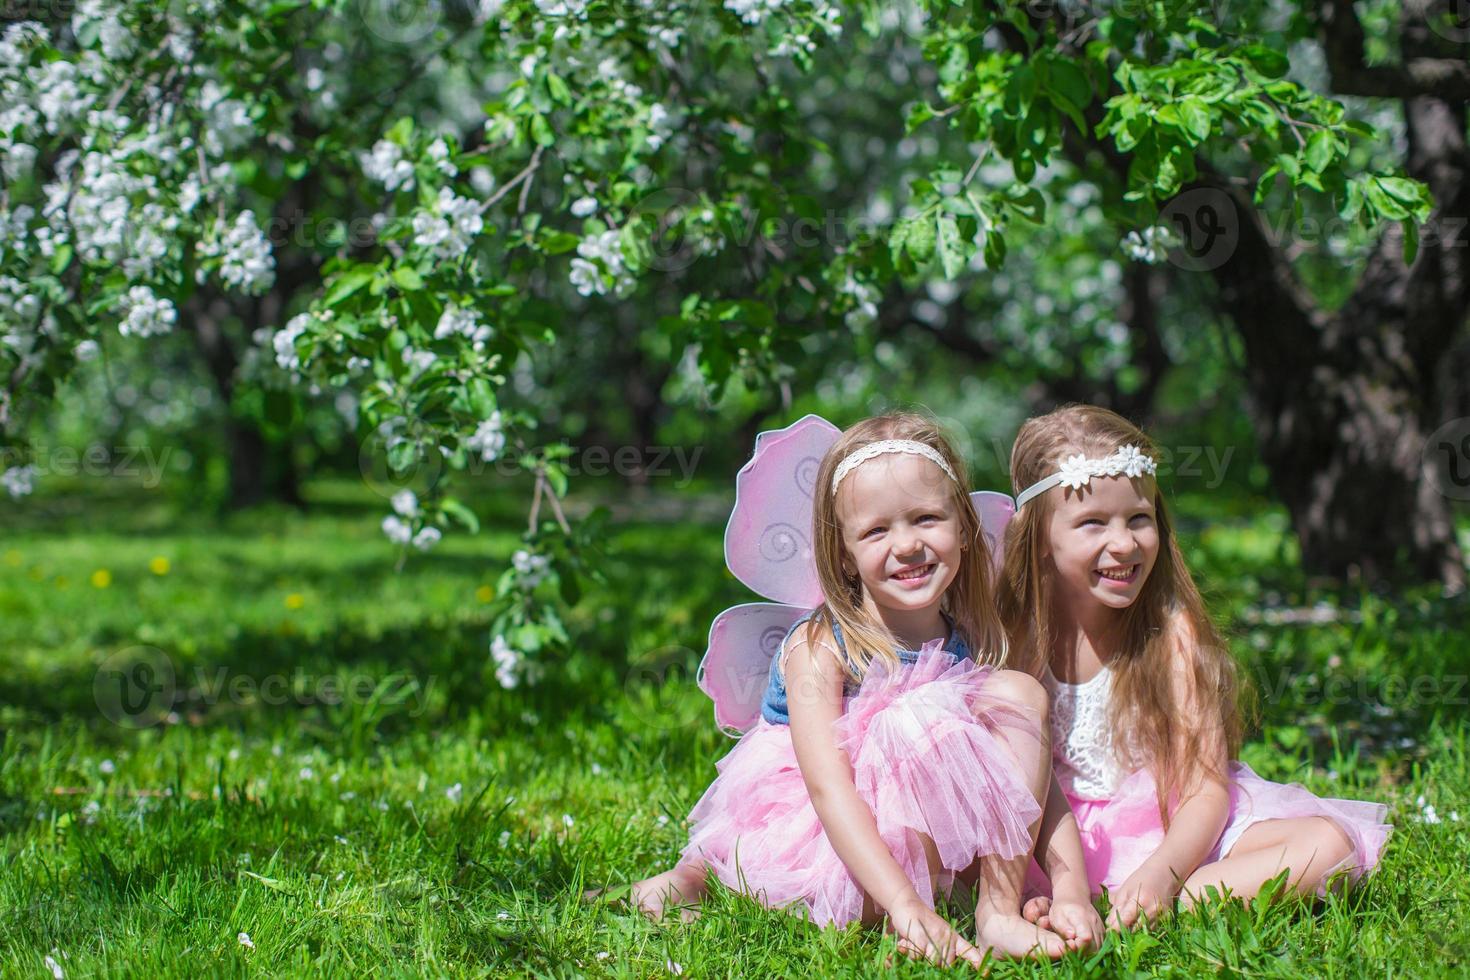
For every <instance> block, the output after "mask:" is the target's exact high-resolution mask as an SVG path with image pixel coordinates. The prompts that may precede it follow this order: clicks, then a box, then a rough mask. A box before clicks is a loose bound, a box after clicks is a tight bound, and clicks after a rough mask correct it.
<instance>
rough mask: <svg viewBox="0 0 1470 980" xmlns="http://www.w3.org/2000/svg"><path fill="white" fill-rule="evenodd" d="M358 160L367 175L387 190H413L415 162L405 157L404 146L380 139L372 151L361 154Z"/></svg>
mask: <svg viewBox="0 0 1470 980" xmlns="http://www.w3.org/2000/svg"><path fill="white" fill-rule="evenodd" d="M358 162H359V163H361V165H362V172H363V175H364V176H365V177H367V178H368V179H369V180H374V181H377V182H378V183H380V184H382V185H383V187H385V188H386V189H387V190H390V191H396V190H400V189H401V190H405V191H411V190H413V187H414V177H413V164H412V163H410V162H409V161H407V160H405V159H404V158H403V147H401V146H399V145H398V144H397V143H394V142H393V141H392V140H378V141H377V142H376V143H374V144H373V150H372V152H371V153H364V154H362V155H361V156H359V157H358Z"/></svg>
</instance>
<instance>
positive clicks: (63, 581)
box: [56, 575, 71, 589]
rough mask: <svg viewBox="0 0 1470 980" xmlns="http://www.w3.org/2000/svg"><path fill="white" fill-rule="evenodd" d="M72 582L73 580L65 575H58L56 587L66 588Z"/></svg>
mask: <svg viewBox="0 0 1470 980" xmlns="http://www.w3.org/2000/svg"><path fill="white" fill-rule="evenodd" d="M70 584H71V581H70V580H69V579H68V578H67V577H66V576H65V575H58V576H56V587H57V588H58V589H64V588H66V587H67V586H68V585H70Z"/></svg>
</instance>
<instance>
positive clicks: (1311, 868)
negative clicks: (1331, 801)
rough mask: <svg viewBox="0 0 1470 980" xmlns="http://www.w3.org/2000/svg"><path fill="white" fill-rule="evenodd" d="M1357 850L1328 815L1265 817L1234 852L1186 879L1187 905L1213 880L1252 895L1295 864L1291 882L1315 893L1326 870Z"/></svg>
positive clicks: (1243, 836) (1239, 895)
mask: <svg viewBox="0 0 1470 980" xmlns="http://www.w3.org/2000/svg"><path fill="white" fill-rule="evenodd" d="M1352 853H1353V845H1352V843H1351V842H1350V841H1349V840H1348V839H1347V837H1346V836H1345V835H1344V834H1343V832H1342V830H1341V829H1340V828H1339V827H1338V825H1337V824H1336V823H1334V822H1333V821H1331V820H1328V819H1327V818H1326V817H1297V818H1294V819H1281V820H1266V821H1263V822H1261V823H1258V824H1256V825H1255V826H1254V827H1251V828H1250V829H1249V830H1247V831H1246V832H1245V833H1243V834H1241V835H1240V839H1239V840H1238V841H1236V842H1235V846H1234V847H1232V848H1231V849H1230V853H1229V854H1228V855H1227V856H1225V857H1224V858H1222V859H1220V860H1219V861H1216V862H1214V863H1213V864H1206V865H1204V866H1203V867H1201V868H1198V869H1196V870H1195V872H1194V874H1192V875H1190V876H1189V878H1188V880H1186V881H1185V882H1184V887H1183V889H1182V891H1181V896H1180V897H1181V899H1182V900H1183V902H1184V904H1185V905H1186V906H1188V905H1193V904H1195V903H1196V902H1199V901H1202V900H1203V899H1204V898H1205V889H1206V888H1207V887H1209V886H1211V885H1213V886H1214V887H1216V888H1218V889H1220V891H1221V892H1224V891H1225V889H1227V888H1228V889H1229V890H1230V893H1231V894H1232V895H1234V896H1236V897H1237V898H1254V897H1255V896H1256V894H1257V893H1259V892H1260V890H1261V886H1262V885H1264V884H1265V883H1266V882H1267V881H1269V880H1270V879H1272V878H1274V877H1276V876H1277V875H1278V874H1280V873H1281V872H1282V871H1283V870H1286V869H1288V868H1290V869H1291V871H1290V875H1289V876H1288V878H1287V887H1288V888H1290V889H1292V890H1294V891H1295V892H1296V893H1297V894H1299V895H1315V894H1316V893H1317V888H1318V886H1319V885H1321V884H1322V881H1323V879H1324V878H1326V877H1327V874H1328V872H1330V871H1331V870H1332V869H1333V868H1335V867H1336V866H1337V865H1338V864H1340V863H1341V862H1342V861H1343V860H1344V859H1346V858H1347V857H1349V856H1351V855H1352Z"/></svg>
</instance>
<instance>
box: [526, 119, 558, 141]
mask: <svg viewBox="0 0 1470 980" xmlns="http://www.w3.org/2000/svg"><path fill="white" fill-rule="evenodd" d="M531 138H532V139H534V140H535V141H536V142H537V143H540V144H541V145H542V146H550V145H551V144H553V143H555V142H556V134H555V133H553V132H552V131H551V124H550V123H548V122H547V121H546V117H545V116H543V115H541V113H539V112H538V113H536V114H535V115H533V116H531Z"/></svg>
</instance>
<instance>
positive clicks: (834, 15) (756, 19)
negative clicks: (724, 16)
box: [725, 0, 842, 58]
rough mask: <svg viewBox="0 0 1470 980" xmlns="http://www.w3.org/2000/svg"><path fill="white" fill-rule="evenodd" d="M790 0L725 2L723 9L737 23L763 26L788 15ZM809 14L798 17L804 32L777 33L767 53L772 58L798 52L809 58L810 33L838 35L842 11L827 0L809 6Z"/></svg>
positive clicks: (812, 47)
mask: <svg viewBox="0 0 1470 980" xmlns="http://www.w3.org/2000/svg"><path fill="white" fill-rule="evenodd" d="M789 6H790V0H725V9H726V10H728V11H730V12H731V13H732V14H734V15H735V16H737V17H739V18H740V21H741V23H744V24H747V25H749V26H751V27H758V26H760V25H762V24H764V23H765V22H766V21H767V20H768V19H769V18H771V17H772V16H773V15H777V14H787V13H789V11H788V9H787V8H788V7H789ZM812 7H813V9H812V12H811V13H810V15H806V16H804V17H803V18H802V20H801V21H799V22H798V23H801V24H802V26H803V27H805V26H806V25H807V24H808V23H809V24H810V26H809V27H806V29H805V30H803V29H801V28H800V27H795V26H794V25H793V29H792V30H790V31H787V32H784V33H782V34H781V36H780V39H779V40H778V41H777V42H776V44H775V45H773V46H772V47H771V54H772V55H775V56H776V57H778V58H779V57H784V56H787V55H792V54H797V53H801V54H804V55H810V54H811V53H812V52H813V51H815V50H816V47H817V45H816V41H814V40H813V39H812V36H811V31H813V30H817V31H821V32H822V33H823V34H826V35H828V36H836V35H838V34H841V33H842V12H841V10H839V9H838V7H837V5H836V4H835V3H832V2H829V0H815V2H814V3H813V4H812Z"/></svg>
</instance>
